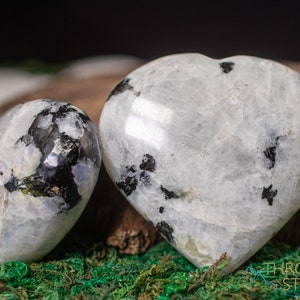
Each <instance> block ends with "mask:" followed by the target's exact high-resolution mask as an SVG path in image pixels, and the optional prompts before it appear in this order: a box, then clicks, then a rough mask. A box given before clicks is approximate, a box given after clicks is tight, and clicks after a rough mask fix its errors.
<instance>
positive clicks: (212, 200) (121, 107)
mask: <svg viewBox="0 0 300 300" xmlns="http://www.w3.org/2000/svg"><path fill="white" fill-rule="evenodd" d="M99 128H100V138H101V142H100V143H101V147H102V151H103V159H104V164H105V166H106V169H107V170H108V172H109V174H110V176H111V178H112V180H113V181H114V182H115V183H116V185H117V186H118V188H119V189H120V190H121V192H122V193H123V194H124V195H125V196H126V198H127V199H128V201H129V202H130V203H131V204H132V205H133V206H134V207H135V208H136V209H137V210H138V211H139V212H140V213H141V214H142V215H143V216H144V217H145V218H146V219H147V220H149V221H151V222H152V223H153V224H154V225H155V226H156V228H157V230H158V231H159V232H160V233H161V234H162V235H163V236H164V238H165V239H166V240H167V241H169V242H170V243H171V244H172V245H173V246H174V247H175V248H176V249H177V250H178V251H180V252H181V253H182V254H183V255H184V256H185V257H186V258H188V259H189V260H190V261H191V262H193V263H194V264H195V265H196V266H199V267H201V266H204V265H212V264H213V263H214V262H215V261H216V260H218V259H219V258H220V257H221V256H222V255H223V257H224V255H225V254H226V257H227V261H228V264H227V266H226V267H225V268H224V269H223V272H225V273H229V272H232V271H234V270H235V269H236V268H238V267H239V266H240V265H241V264H243V263H244V262H245V261H246V260H247V259H248V258H250V257H251V256H252V255H253V254H254V253H255V252H256V251H258V250H259V249H260V248H261V247H262V246H263V245H264V244H265V243H266V242H267V241H268V240H270V238H271V237H272V236H273V235H274V234H275V233H276V232H277V231H278V230H279V229H280V228H281V227H282V226H283V225H284V224H285V223H286V222H287V221H288V220H289V219H290V218H291V216H292V215H293V214H294V213H295V212H296V211H297V210H298V209H299V207H300V75H299V74H298V73H296V72H294V71H292V70H291V69H289V68H287V67H285V66H283V65H281V64H278V63H276V62H273V61H271V60H267V59H261V58H256V57H248V56H235V57H229V58H225V59H221V60H214V59H211V58H208V57H206V56H203V55H200V54H194V53H190V54H178V55H170V56H166V57H162V58H159V59H157V60H154V61H152V62H150V63H148V64H145V65H143V66H142V67H140V68H138V69H136V70H135V71H133V72H132V73H130V74H129V75H128V76H127V77H126V78H125V79H124V80H123V81H122V82H121V83H120V84H119V85H117V87H116V88H115V89H114V90H113V91H112V93H111V94H110V96H109V98H108V101H107V102H106V104H105V106H104V108H103V111H102V114H101V118H100V123H99Z"/></svg>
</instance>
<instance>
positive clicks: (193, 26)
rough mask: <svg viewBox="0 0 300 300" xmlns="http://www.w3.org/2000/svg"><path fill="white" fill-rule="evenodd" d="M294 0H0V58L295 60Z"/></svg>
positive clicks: (298, 51)
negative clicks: (193, 56)
mask: <svg viewBox="0 0 300 300" xmlns="http://www.w3.org/2000/svg"><path fill="white" fill-rule="evenodd" d="M299 2H300V1H298V3H299ZM298 3H297V2H296V3H295V2H294V1H289V0H287V1H276V0H275V1H263V0H261V1H250V0H244V1H243V0H241V1H226V0H224V1H176V0H174V1H163V0H162V1H155V0H154V1H143V0H140V1H109V0H107V1H42V0H41V1H23V2H22V3H19V2H17V1H3V0H2V2H1V0H0V63H3V62H8V61H23V60H26V59H38V60H43V61H47V62H62V61H69V60H73V59H77V58H81V57H86V56H92V55H106V54H127V55H134V56H138V57H140V58H144V59H154V58H157V57H159V56H163V55H167V54H173V53H180V52H200V53H202V54H205V55H208V56H211V57H213V58H222V57H226V56H230V55H237V54H247V55H255V56H260V57H265V58H271V59H278V60H286V59H287V60H299V61H300V7H299V6H300V5H299V4H298Z"/></svg>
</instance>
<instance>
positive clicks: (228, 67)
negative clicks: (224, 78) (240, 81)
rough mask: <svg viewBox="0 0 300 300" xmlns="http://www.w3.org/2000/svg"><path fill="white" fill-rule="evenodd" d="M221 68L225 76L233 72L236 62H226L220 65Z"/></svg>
mask: <svg viewBox="0 0 300 300" xmlns="http://www.w3.org/2000/svg"><path fill="white" fill-rule="evenodd" d="M219 66H220V68H221V69H222V72H223V73H225V74H228V73H229V72H231V71H232V70H233V66H234V62H232V61H224V62H222V63H219Z"/></svg>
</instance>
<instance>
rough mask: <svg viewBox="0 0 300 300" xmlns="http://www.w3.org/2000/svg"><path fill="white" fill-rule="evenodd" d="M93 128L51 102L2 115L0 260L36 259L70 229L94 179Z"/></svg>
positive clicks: (80, 114) (96, 164)
mask: <svg viewBox="0 0 300 300" xmlns="http://www.w3.org/2000/svg"><path fill="white" fill-rule="evenodd" d="M100 160H101V156H100V149H99V143H98V137H97V131H96V127H95V126H94V124H93V123H92V121H91V120H90V119H89V117H88V116H87V115H86V114H85V113H84V112H83V111H82V110H80V109H79V108H77V107H75V106H73V105H71V104H68V103H64V102H59V101H54V100H35V101H30V102H27V103H25V104H21V105H18V106H15V107H14V108H12V109H11V110H10V111H8V112H7V113H6V114H5V115H4V116H3V117H1V119H0V204H1V206H0V261H9V260H15V259H18V260H25V261H33V260H38V259H40V258H42V257H43V256H45V255H46V254H47V253H49V252H50V251H51V250H52V249H53V248H54V247H55V246H56V245H57V243H58V242H59V241H60V240H61V239H62V238H63V237H64V236H65V234H66V233H67V232H68V231H69V230H70V229H71V227H72V226H73V225H74V223H75V222H76V221H77V219H78V218H79V216H80V214H81V213H82V211H83V209H84V207H85V206H86V204H87V202H88V200H89V197H90V195H91V193H92V191H93V188H94V186H95V184H96V182H97V177H98V173H99V169H100Z"/></svg>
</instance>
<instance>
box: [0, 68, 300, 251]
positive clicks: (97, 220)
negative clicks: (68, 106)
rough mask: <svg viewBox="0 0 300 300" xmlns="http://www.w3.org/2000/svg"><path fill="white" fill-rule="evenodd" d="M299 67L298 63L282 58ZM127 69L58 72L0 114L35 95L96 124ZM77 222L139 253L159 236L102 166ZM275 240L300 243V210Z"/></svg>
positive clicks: (1, 110)
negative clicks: (82, 75)
mask: <svg viewBox="0 0 300 300" xmlns="http://www.w3.org/2000/svg"><path fill="white" fill-rule="evenodd" d="M282 63H285V64H287V65H288V66H289V67H292V68H294V69H295V70H297V71H300V63H293V62H282ZM130 71H131V70H130V69H128V72H126V73H122V74H118V75H113V76H98V77H92V78H87V79H74V78H71V77H66V76H61V75H58V76H56V77H53V79H52V80H51V81H50V83H49V84H48V85H47V86H45V87H43V88H41V89H39V90H35V91H32V92H31V93H28V94H26V95H23V96H22V97H19V98H17V99H15V100H13V101H12V102H10V103H9V104H7V105H5V106H3V107H1V108H0V114H2V113H4V112H5V111H6V110H7V109H9V108H10V107H12V106H13V105H15V104H18V103H22V102H26V101H29V100H33V99H39V98H50V99H56V100H61V101H66V102H70V103H72V104H74V105H76V106H78V107H80V108H81V109H83V110H84V111H85V112H86V113H87V114H88V115H89V116H90V118H91V119H92V120H93V121H94V123H95V124H98V121H99V117H100V113H101V109H102V107H103V105H104V103H105V100H106V99H107V97H108V95H109V94H110V92H111V90H112V89H113V88H114V87H115V86H116V85H117V83H118V82H119V81H121V80H122V79H123V77H124V76H125V75H126V74H128V73H129V72H130ZM79 224H81V225H82V227H83V228H84V229H85V230H91V231H95V232H97V234H98V235H99V239H101V240H105V241H106V243H107V244H108V245H112V246H115V247H117V248H118V249H120V251H121V252H123V253H142V252H144V251H145V250H146V249H147V248H148V247H149V246H151V245H153V244H154V243H155V242H156V241H158V240H160V239H161V237H160V235H159V234H158V233H157V232H156V230H155V228H154V227H153V226H152V225H151V224H150V223H148V222H146V221H145V220H144V219H143V218H142V217H141V216H140V215H139V214H138V213H137V212H136V211H135V210H134V209H133V208H132V207H131V206H130V205H129V203H128V202H127V201H126V200H125V199H124V198H123V196H122V195H121V194H120V192H119V191H118V190H117V188H116V187H115V185H114V183H112V181H111V180H110V178H109V177H108V175H107V173H106V171H105V168H104V166H102V167H101V172H100V177H99V180H98V183H97V185H96V187H95V190H94V192H93V195H92V197H91V200H90V202H89V204H88V206H87V208H86V210H85V211H84V213H83V215H82V217H81V219H80V220H79ZM275 240H276V241H282V240H283V241H287V242H289V243H291V244H299V243H300V213H298V214H297V215H296V216H295V217H294V218H293V219H292V220H291V221H290V222H289V223H288V224H287V225H286V226H285V228H284V229H283V230H282V231H281V232H280V233H279V234H278V235H277V236H276V237H275Z"/></svg>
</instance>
